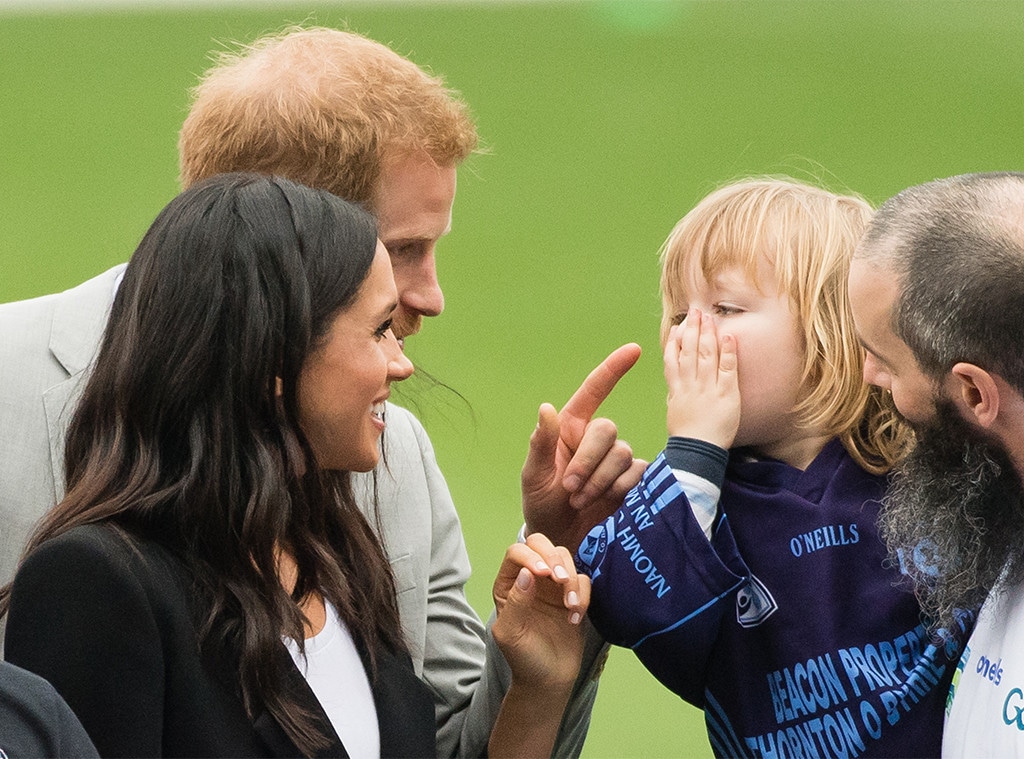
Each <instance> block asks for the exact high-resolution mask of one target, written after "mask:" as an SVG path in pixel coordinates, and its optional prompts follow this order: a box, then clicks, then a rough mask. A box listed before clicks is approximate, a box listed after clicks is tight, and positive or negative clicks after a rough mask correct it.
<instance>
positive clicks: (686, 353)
mask: <svg viewBox="0 0 1024 759" xmlns="http://www.w3.org/2000/svg"><path fill="white" fill-rule="evenodd" d="M702 321H703V319H702V314H701V312H700V309H697V308H691V309H690V311H689V312H688V313H687V314H686V319H684V320H683V323H682V328H683V334H682V335H681V336H680V341H679V373H680V375H682V376H686V377H688V378H689V377H692V376H694V375H695V374H696V370H697V357H698V350H699V349H700V328H701V322H702Z"/></svg>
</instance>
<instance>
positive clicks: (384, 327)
mask: <svg viewBox="0 0 1024 759" xmlns="http://www.w3.org/2000/svg"><path fill="white" fill-rule="evenodd" d="M393 321H394V320H393V319H388V320H387V321H386V322H384V323H383V324H381V325H380V326H379V327H377V331H376V332H374V333H373V334H374V336H375V337H376V338H377V339H378V340H380V339H381V338H383V337H384V335H386V334H387V333H388V330H389V329H391V324H392V322H393Z"/></svg>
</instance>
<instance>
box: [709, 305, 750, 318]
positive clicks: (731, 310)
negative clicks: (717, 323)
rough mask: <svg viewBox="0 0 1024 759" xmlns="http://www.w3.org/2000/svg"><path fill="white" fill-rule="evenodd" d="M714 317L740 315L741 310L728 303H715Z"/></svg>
mask: <svg viewBox="0 0 1024 759" xmlns="http://www.w3.org/2000/svg"><path fill="white" fill-rule="evenodd" d="M714 309H715V315H716V316H732V315H733V314H738V313H740V312H741V311H742V310H743V309H741V308H739V307H738V306H733V305H731V304H728V303H716V304H715V306H714Z"/></svg>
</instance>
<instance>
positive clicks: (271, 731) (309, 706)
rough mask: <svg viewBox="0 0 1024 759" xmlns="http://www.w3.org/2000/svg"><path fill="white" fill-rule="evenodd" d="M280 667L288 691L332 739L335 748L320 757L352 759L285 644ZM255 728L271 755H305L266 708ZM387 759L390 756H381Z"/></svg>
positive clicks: (256, 721) (327, 749)
mask: <svg viewBox="0 0 1024 759" xmlns="http://www.w3.org/2000/svg"><path fill="white" fill-rule="evenodd" d="M278 666H279V667H281V670H282V672H283V675H284V688H285V690H286V691H288V692H289V693H290V694H291V696H292V697H293V698H294V699H295V701H296V702H297V703H298V704H299V705H300V706H301V707H302V708H303V709H305V710H306V711H307V712H309V713H310V714H312V715H313V716H314V717H315V718H316V720H317V721H318V722H319V723H320V727H321V729H322V730H323V731H324V732H325V733H326V734H327V736H328V738H330V740H331V745H329V746H328V747H327V748H325V749H323V750H322V751H318V752H317V754H316V756H317V757H325V758H326V757H341V759H348V752H347V751H346V750H345V745H344V744H343V743H342V742H341V738H339V737H338V734H337V733H336V732H334V727H333V726H332V725H331V720H330V718H329V717H328V716H327V713H326V712H325V711H324V710H323V707H322V706H320V702H319V701H317V698H316V696H315V695H314V694H313V690H312V689H311V688H310V687H309V683H307V682H306V678H304V677H303V676H302V673H301V672H299V669H298V667H296V666H295V662H294V661H292V657H291V654H289V653H288V649H287V648H285V646H284V644H283V643H282V644H281V646H280V651H279V652H278ZM252 726H253V729H254V730H255V731H256V734H257V735H259V737H260V740H261V741H263V743H264V745H265V746H266V747H267V750H268V751H269V752H270V755H271V756H279V757H297V756H302V754H301V752H300V751H299V749H298V748H297V747H296V745H295V744H294V743H293V742H292V739H291V738H289V737H288V734H287V733H286V732H285V731H284V728H283V727H281V723H279V722H278V721H277V719H275V718H274V716H273V715H272V714H271V713H270V712H268V711H267V710H266V709H263V710H262V711H261V712H260V713H259V714H257V715H256V719H255V720H253V725H252ZM381 756H386V754H381Z"/></svg>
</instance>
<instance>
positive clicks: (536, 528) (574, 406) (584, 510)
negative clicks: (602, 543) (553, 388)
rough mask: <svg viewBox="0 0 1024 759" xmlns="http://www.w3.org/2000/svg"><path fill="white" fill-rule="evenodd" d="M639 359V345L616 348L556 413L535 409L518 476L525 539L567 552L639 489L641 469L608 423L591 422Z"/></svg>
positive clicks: (547, 406) (547, 408)
mask: <svg viewBox="0 0 1024 759" xmlns="http://www.w3.org/2000/svg"><path fill="white" fill-rule="evenodd" d="M639 358H640V346H639V345H637V344H635V343H630V344H628V345H623V346H622V347H621V348H619V349H617V350H615V351H613V352H612V354H611V355H610V356H608V358H606V359H605V360H604V361H602V362H601V364H600V366H598V367H597V368H596V369H594V371H592V372H591V373H590V375H589V376H588V377H587V378H586V379H585V380H584V381H583V384H582V385H580V388H579V390H577V391H576V392H575V393H574V394H573V396H572V398H570V399H569V401H568V403H566V404H565V406H564V407H563V408H562V411H561V413H559V412H557V411H556V410H555V407H554V406H552V405H551V404H550V403H545V404H542V405H541V407H540V412H539V419H538V422H537V428H536V429H535V430H534V431H533V434H532V435H531V436H530V450H529V453H528V454H527V456H526V463H525V464H524V465H523V474H522V486H523V517H524V518H525V520H526V529H527V533H533V532H542V533H544V534H545V535H547V536H548V537H549V538H550V539H551V540H552V542H554V543H556V544H559V545H564V546H567V547H568V548H569V549H570V550H572V551H575V550H576V548H577V547H578V546H579V544H580V541H581V540H582V539H583V536H584V535H586V534H587V531H588V530H589V529H590V528H591V527H593V526H594V525H595V524H597V523H598V522H600V521H601V520H602V519H604V518H605V517H607V516H608V515H609V514H611V513H613V512H614V511H615V510H616V509H617V508H618V507H619V505H620V504H621V503H622V499H623V498H624V497H625V495H626V493H628V492H629V490H630V488H632V487H633V486H634V485H636V483H637V482H639V480H640V475H642V474H643V471H644V468H645V467H646V466H647V462H645V461H641V460H640V459H634V458H633V450H632V449H631V448H630V447H629V445H628V444H627V443H626V442H624V441H622V440H619V439H618V430H617V429H616V427H615V424H614V423H613V422H612V421H611V420H609V419H593V418H592V417H593V416H594V414H595V413H596V412H597V409H598V407H599V406H600V405H601V403H602V402H603V401H604V399H605V398H607V397H608V395H609V393H611V391H612V389H613V388H614V387H615V384H616V383H617V382H618V381H619V380H620V379H621V378H622V377H623V375H625V373H626V372H628V371H629V370H630V369H631V368H632V367H633V365H634V364H635V363H636V362H637V359H639Z"/></svg>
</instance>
